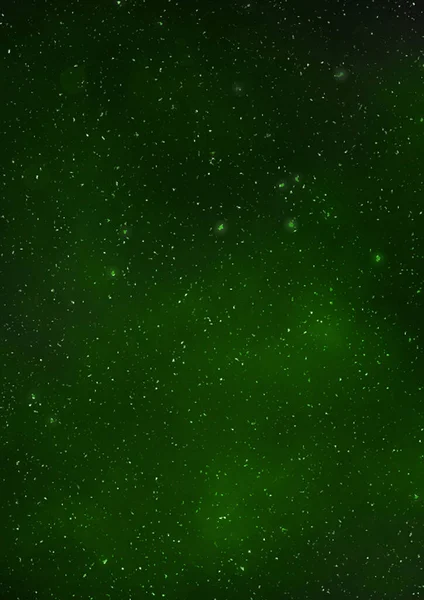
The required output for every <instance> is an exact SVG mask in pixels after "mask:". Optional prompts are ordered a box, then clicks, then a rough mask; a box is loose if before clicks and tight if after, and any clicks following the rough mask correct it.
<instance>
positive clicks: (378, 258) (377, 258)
mask: <svg viewBox="0 0 424 600" xmlns="http://www.w3.org/2000/svg"><path fill="white" fill-rule="evenodd" d="M372 261H373V263H374V264H375V265H383V264H384V262H385V257H384V255H383V254H382V253H381V252H374V253H373V254H372Z"/></svg>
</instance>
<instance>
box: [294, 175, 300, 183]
mask: <svg viewBox="0 0 424 600" xmlns="http://www.w3.org/2000/svg"><path fill="white" fill-rule="evenodd" d="M294 180H295V182H296V183H299V181H300V175H296V177H295V178H294Z"/></svg>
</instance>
